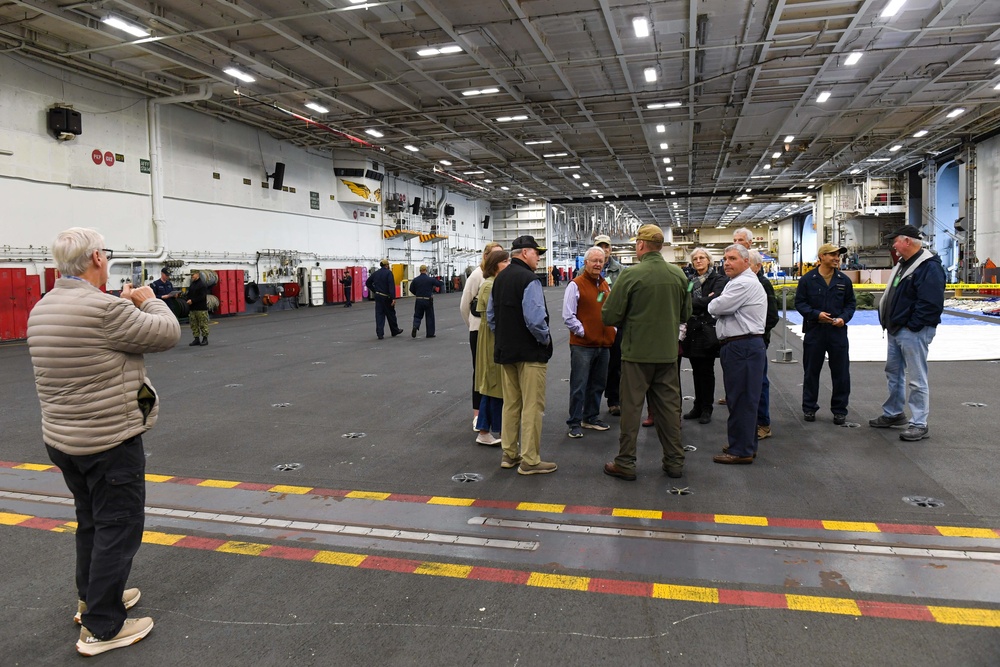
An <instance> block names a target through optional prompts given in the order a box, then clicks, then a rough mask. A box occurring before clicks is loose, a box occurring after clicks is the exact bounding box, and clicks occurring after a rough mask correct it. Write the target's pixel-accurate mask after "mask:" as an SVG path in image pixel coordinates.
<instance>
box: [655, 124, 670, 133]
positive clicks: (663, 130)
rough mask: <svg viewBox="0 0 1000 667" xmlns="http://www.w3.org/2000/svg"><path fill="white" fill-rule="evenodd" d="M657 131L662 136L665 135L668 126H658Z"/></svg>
mask: <svg viewBox="0 0 1000 667" xmlns="http://www.w3.org/2000/svg"><path fill="white" fill-rule="evenodd" d="M656 131H657V132H659V133H660V134H663V133H664V132H666V131H667V126H666V125H657V126H656Z"/></svg>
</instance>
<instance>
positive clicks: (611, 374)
mask: <svg viewBox="0 0 1000 667" xmlns="http://www.w3.org/2000/svg"><path fill="white" fill-rule="evenodd" d="M624 331H625V329H624V328H623V327H618V333H616V334H615V342H614V344H612V345H611V356H610V358H609V359H608V384H607V386H606V387H604V396H605V397H607V399H608V407H609V408H610V407H611V406H612V405H621V404H622V401H621V396H620V395H619V391H620V389H619V387H620V385H621V382H622V332H624Z"/></svg>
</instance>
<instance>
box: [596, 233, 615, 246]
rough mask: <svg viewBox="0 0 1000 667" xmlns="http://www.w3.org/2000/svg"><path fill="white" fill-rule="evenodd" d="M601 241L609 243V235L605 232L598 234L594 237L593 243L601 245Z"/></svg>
mask: <svg viewBox="0 0 1000 667" xmlns="http://www.w3.org/2000/svg"><path fill="white" fill-rule="evenodd" d="M602 243H607V244H608V245H611V237H610V236H608V235H607V234H599V235H598V236H597V238H595V239H594V245H601V244H602Z"/></svg>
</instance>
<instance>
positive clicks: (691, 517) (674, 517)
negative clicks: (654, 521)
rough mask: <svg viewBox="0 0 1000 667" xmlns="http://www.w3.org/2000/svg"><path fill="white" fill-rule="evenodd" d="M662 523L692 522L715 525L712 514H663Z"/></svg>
mask: <svg viewBox="0 0 1000 667" xmlns="http://www.w3.org/2000/svg"><path fill="white" fill-rule="evenodd" d="M663 520H664V521H692V522H695V523H715V515H714V514H694V513H691V512H664V513H663Z"/></svg>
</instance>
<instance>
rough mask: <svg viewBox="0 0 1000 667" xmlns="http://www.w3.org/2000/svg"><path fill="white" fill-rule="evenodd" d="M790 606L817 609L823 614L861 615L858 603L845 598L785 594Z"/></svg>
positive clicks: (807, 609) (808, 609)
mask: <svg viewBox="0 0 1000 667" xmlns="http://www.w3.org/2000/svg"><path fill="white" fill-rule="evenodd" d="M785 599H786V600H788V608H789V609H794V610H796V611H817V612H820V613H822V614H844V615H845V616H861V610H860V609H859V608H858V603H857V602H855V601H854V600H845V599H843V598H824V597H815V596H812V595H785Z"/></svg>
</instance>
